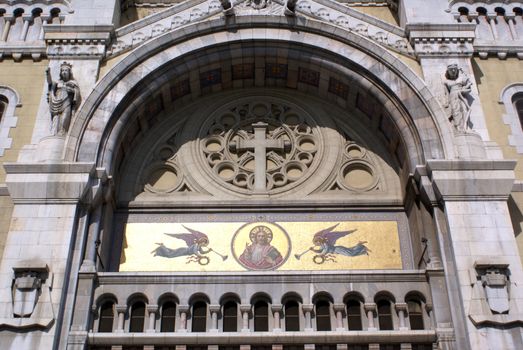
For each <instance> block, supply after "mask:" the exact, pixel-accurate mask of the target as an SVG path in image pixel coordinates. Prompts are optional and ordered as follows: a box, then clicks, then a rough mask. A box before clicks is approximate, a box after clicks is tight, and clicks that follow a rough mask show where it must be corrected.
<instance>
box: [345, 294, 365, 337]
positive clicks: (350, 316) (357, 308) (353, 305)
mask: <svg viewBox="0 0 523 350" xmlns="http://www.w3.org/2000/svg"><path fill="white" fill-rule="evenodd" d="M347 323H348V325H349V331H361V330H363V326H362V323H361V303H360V301H359V300H356V299H349V300H347Z"/></svg>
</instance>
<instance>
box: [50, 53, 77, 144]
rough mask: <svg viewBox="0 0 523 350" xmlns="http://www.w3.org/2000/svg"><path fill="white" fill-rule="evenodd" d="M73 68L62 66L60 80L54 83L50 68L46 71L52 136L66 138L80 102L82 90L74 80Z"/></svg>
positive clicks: (65, 64)
mask: <svg viewBox="0 0 523 350" xmlns="http://www.w3.org/2000/svg"><path fill="white" fill-rule="evenodd" d="M71 69H72V66H71V64H70V63H67V62H63V63H62V64H61V65H60V78H59V79H58V80H57V81H53V79H52V77H51V72H50V70H49V68H47V70H46V75H47V84H48V89H49V90H48V94H47V99H48V102H49V111H50V112H51V134H52V135H53V136H64V135H65V134H66V133H67V131H68V130H69V125H70V124H71V118H72V115H73V113H74V111H75V109H76V107H77V105H78V103H79V101H80V89H79V87H78V83H77V82H76V80H74V79H73V74H72V70H71Z"/></svg>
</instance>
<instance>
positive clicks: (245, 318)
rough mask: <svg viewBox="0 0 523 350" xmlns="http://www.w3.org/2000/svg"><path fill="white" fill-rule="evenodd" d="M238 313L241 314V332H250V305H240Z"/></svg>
mask: <svg viewBox="0 0 523 350" xmlns="http://www.w3.org/2000/svg"><path fill="white" fill-rule="evenodd" d="M240 312H241V314H242V330H241V331H242V332H250V331H251V330H250V328H249V314H250V313H251V304H241V305H240Z"/></svg>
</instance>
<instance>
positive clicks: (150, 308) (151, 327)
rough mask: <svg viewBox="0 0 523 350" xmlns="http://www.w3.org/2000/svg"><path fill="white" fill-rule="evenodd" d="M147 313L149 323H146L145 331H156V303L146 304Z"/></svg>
mask: <svg viewBox="0 0 523 350" xmlns="http://www.w3.org/2000/svg"><path fill="white" fill-rule="evenodd" d="M147 313H148V314H149V323H148V324H147V329H146V330H145V332H146V333H155V332H156V314H157V313H158V305H147Z"/></svg>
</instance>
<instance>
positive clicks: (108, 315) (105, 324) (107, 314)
mask: <svg viewBox="0 0 523 350" xmlns="http://www.w3.org/2000/svg"><path fill="white" fill-rule="evenodd" d="M113 321H114V302H112V301H106V302H105V303H103V304H102V306H101V307H100V318H99V319H98V332H103V333H110V332H112V331H113Z"/></svg>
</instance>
